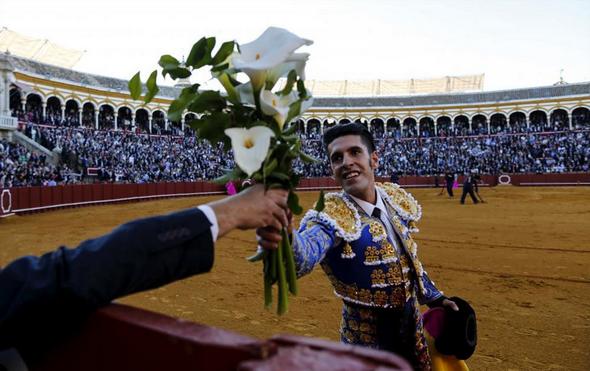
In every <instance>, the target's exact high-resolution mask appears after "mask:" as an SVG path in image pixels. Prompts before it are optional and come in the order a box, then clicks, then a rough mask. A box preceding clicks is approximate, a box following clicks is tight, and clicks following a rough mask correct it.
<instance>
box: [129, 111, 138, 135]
mask: <svg viewBox="0 0 590 371" xmlns="http://www.w3.org/2000/svg"><path fill="white" fill-rule="evenodd" d="M136 125H137V124H136V123H135V112H133V111H132V112H131V127H130V128H129V130H133V128H135V126H136Z"/></svg>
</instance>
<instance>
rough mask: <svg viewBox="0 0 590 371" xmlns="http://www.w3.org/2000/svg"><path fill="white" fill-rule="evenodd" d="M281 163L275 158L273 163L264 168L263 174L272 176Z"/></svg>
mask: <svg viewBox="0 0 590 371" xmlns="http://www.w3.org/2000/svg"><path fill="white" fill-rule="evenodd" d="M278 164H279V162H278V161H277V159H276V158H273V159H272V161H271V162H270V163H268V164H266V165H265V166H264V169H263V173H264V174H265V175H266V174H270V173H271V172H272V171H273V170H274V169H276V167H277V165H278Z"/></svg>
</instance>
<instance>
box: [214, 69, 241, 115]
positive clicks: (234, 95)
mask: <svg viewBox="0 0 590 371" xmlns="http://www.w3.org/2000/svg"><path fill="white" fill-rule="evenodd" d="M217 80H219V82H220V83H221V85H222V86H223V88H224V89H225V91H226V93H227V97H228V99H229V101H230V102H232V103H233V104H234V107H236V106H237V105H241V103H240V97H239V94H238V92H237V90H236V88H235V85H233V83H232V79H231V76H230V75H228V74H227V73H225V72H222V73H220V74H219V75H218V76H217Z"/></svg>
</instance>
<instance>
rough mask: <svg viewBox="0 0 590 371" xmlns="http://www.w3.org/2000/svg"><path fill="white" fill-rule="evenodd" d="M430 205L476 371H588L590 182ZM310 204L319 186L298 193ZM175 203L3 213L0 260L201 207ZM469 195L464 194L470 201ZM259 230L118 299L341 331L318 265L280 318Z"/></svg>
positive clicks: (231, 322) (436, 273) (441, 273)
mask: <svg viewBox="0 0 590 371" xmlns="http://www.w3.org/2000/svg"><path fill="white" fill-rule="evenodd" d="M412 193H413V194H414V195H415V197H416V198H417V199H418V200H419V201H420V202H421V204H422V206H423V215H424V216H423V219H422V222H421V223H420V224H419V227H420V229H421V232H420V233H418V234H417V235H416V239H417V240H418V242H419V246H420V254H421V257H422V261H423V262H424V266H425V267H426V269H427V270H428V271H429V273H430V276H431V277H432V278H433V280H434V281H435V282H437V284H438V286H439V288H441V289H443V290H444V291H445V292H446V294H447V295H451V296H452V295H457V296H461V297H463V298H465V299H467V300H469V301H470V302H471V303H472V305H473V307H474V308H475V310H476V312H477V316H478V327H479V328H478V330H479V331H478V335H479V339H478V340H479V345H478V349H477V351H476V353H475V355H474V356H473V357H472V358H471V359H470V360H469V361H468V364H469V366H470V367H471V369H472V370H588V369H590V309H589V308H590V232H589V231H590V188H589V187H585V188H584V187H578V188H565V187H563V188H517V187H507V188H502V187H496V188H495V189H482V191H481V192H480V193H481V194H482V196H483V197H484V198H485V200H486V201H487V202H488V203H486V204H480V205H472V204H470V203H468V204H467V205H463V206H461V205H459V202H458V199H457V197H455V199H454V200H450V199H448V198H447V197H446V196H438V195H437V194H438V192H437V191H435V190H433V189H420V190H412ZM300 195H301V198H302V202H303V205H304V206H305V207H310V206H311V204H312V203H313V202H314V201H315V199H316V197H317V194H316V193H301V194H300ZM209 200H211V198H207V197H201V198H184V199H169V200H160V201H153V202H142V203H130V204H119V205H107V206H96V207H86V208H79V209H67V210H59V211H55V212H48V213H41V214H34V215H26V216H22V217H21V216H15V217H11V218H8V219H5V220H0V241H1V246H2V248H1V249H0V265H4V264H6V263H7V262H9V261H10V260H11V259H13V258H16V257H18V256H20V255H25V254H41V253H43V252H45V251H48V250H50V249H53V248H55V247H57V246H58V245H60V244H66V245H67V246H75V245H76V244H78V243H79V242H81V241H82V240H84V239H86V238H89V237H93V236H97V235H99V234H102V233H106V232H108V231H109V230H111V229H112V228H113V227H115V226H116V225H118V224H120V223H123V222H125V221H127V220H130V219H133V218H136V217H140V216H147V215H154V214H158V213H165V212H168V211H172V210H176V209H180V208H185V207H190V206H194V205H198V204H200V203H203V202H207V201H209ZM468 202H469V201H468ZM254 249H255V243H254V233H253V232H242V231H237V232H233V233H231V234H230V235H229V236H228V237H226V238H223V239H222V240H220V241H219V242H218V244H217V247H216V250H217V254H216V262H215V265H214V268H213V271H212V272H211V273H209V274H206V275H200V276H196V277H193V278H190V279H187V280H184V281H182V282H177V283H175V284H172V285H169V286H166V287H163V288H161V289H158V290H154V291H150V292H145V293H140V294H136V295H133V296H130V297H127V298H124V299H123V300H121V301H122V302H124V303H128V304H132V305H136V306H139V307H143V308H147V309H150V310H154V311H158V312H162V313H165V314H168V315H172V316H177V317H182V318H185V319H188V320H192V321H197V322H202V323H206V324H210V325H213V326H218V327H222V328H225V329H230V330H235V331H238V332H241V333H244V334H248V335H251V336H255V337H261V338H265V337H269V336H271V335H272V334H275V333H281V332H286V333H293V334H299V335H306V336H316V337H322V338H327V339H331V340H337V339H338V324H339V319H340V302H339V300H338V299H336V298H335V297H334V295H333V294H332V290H331V288H330V285H329V283H328V280H327V278H326V277H325V276H324V274H323V272H322V271H321V269H318V270H316V271H314V273H312V274H311V275H309V276H307V277H304V278H303V279H301V280H300V295H299V296H298V297H296V298H292V299H291V306H290V312H289V313H288V314H287V315H286V316H284V317H282V318H278V317H277V316H276V315H275V314H274V312H268V311H265V310H264V309H263V308H262V277H261V272H260V271H261V266H260V265H259V264H253V263H248V262H246V260H245V259H244V258H245V257H246V256H248V255H250V254H251V253H252V252H253V251H254Z"/></svg>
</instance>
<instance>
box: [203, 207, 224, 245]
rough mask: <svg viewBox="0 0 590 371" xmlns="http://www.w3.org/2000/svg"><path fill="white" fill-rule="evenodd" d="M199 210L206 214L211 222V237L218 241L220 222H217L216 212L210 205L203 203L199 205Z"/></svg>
mask: <svg viewBox="0 0 590 371" xmlns="http://www.w3.org/2000/svg"><path fill="white" fill-rule="evenodd" d="M198 209H199V210H201V211H202V212H203V214H205V216H206V217H207V219H208V220H209V223H211V238H213V242H215V241H217V235H219V224H218V223H217V216H216V215H215V212H214V211H213V209H212V208H211V206H208V205H201V206H199V207H198Z"/></svg>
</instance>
